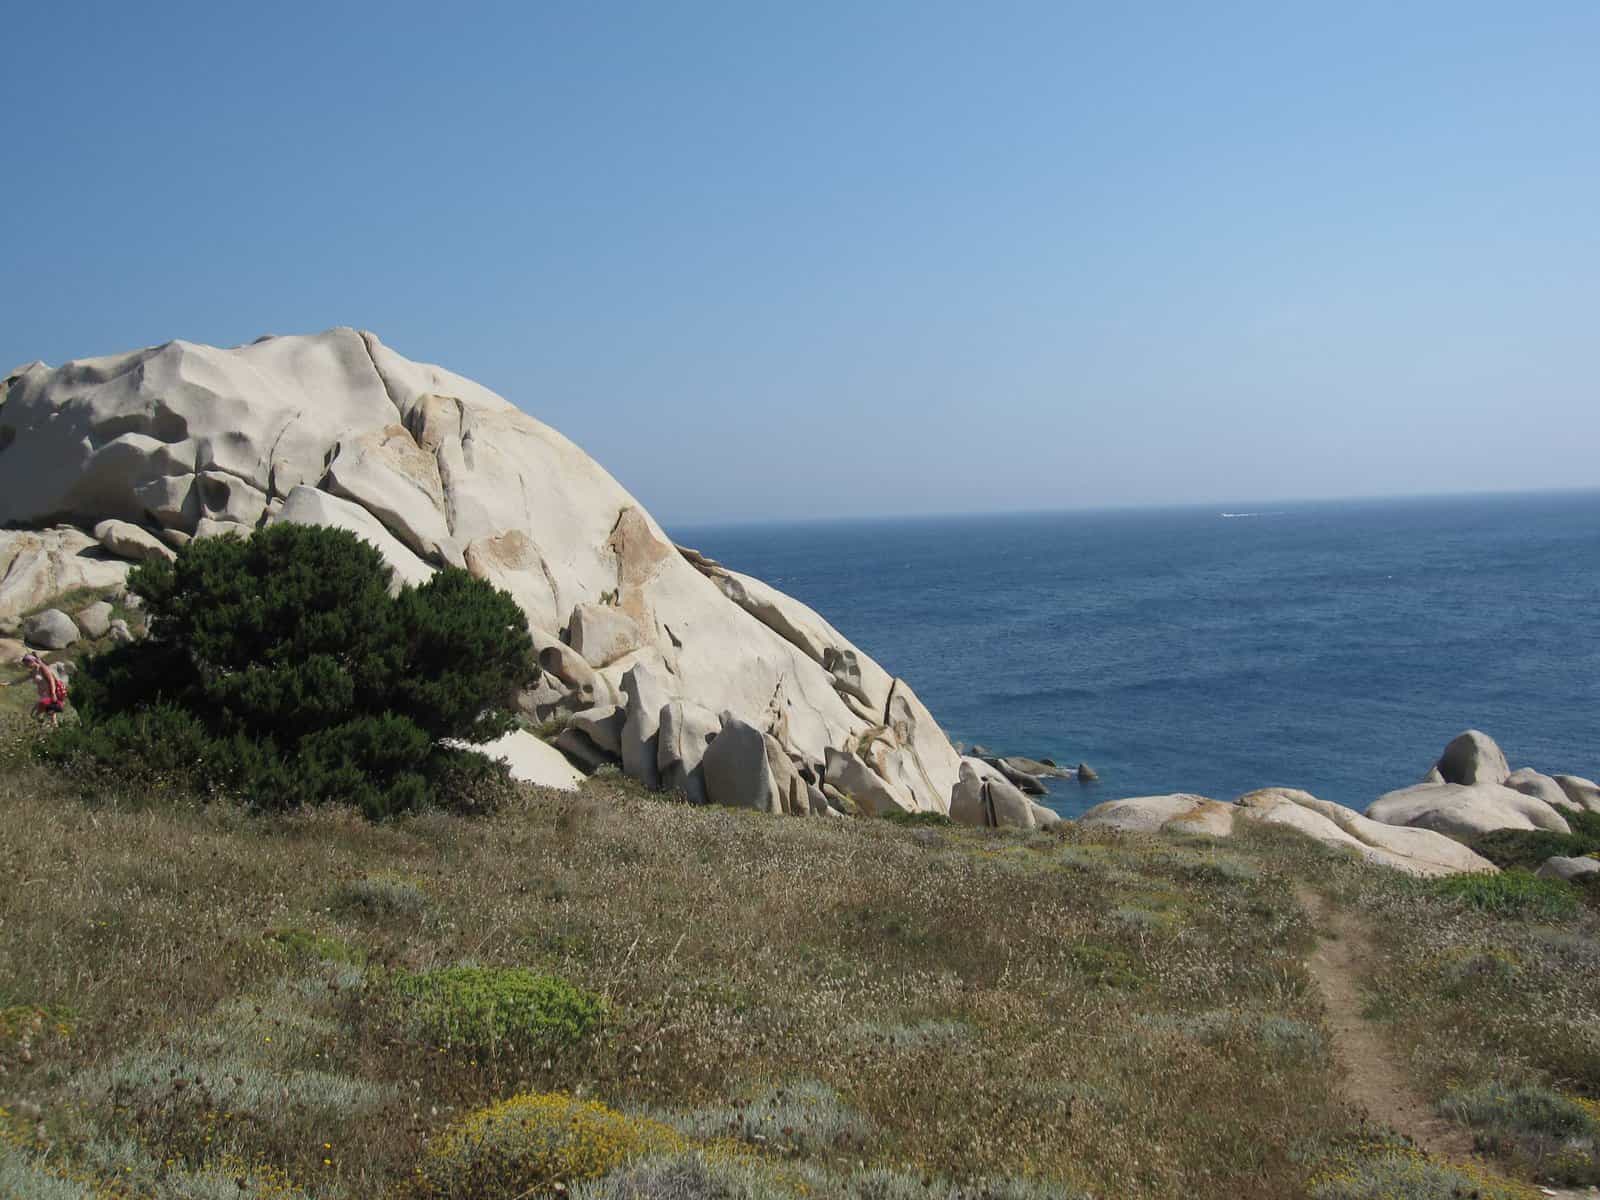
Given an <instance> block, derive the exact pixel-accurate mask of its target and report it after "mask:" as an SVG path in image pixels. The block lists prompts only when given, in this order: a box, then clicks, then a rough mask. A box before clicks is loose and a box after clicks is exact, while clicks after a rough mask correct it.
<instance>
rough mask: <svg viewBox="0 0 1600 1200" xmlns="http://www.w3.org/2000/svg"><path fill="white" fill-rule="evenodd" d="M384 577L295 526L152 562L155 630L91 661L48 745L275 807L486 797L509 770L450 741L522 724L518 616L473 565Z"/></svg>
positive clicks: (338, 543)
mask: <svg viewBox="0 0 1600 1200" xmlns="http://www.w3.org/2000/svg"><path fill="white" fill-rule="evenodd" d="M390 582H391V573H390V570H389V568H388V567H387V566H386V565H385V564H384V562H383V557H382V555H380V554H379V553H378V551H377V550H375V549H373V548H372V547H371V546H369V545H368V544H367V543H365V542H363V541H361V540H360V539H359V538H357V537H356V536H355V535H354V534H351V533H348V532H346V531H344V530H338V529H323V528H312V527H306V526H296V525H276V526H272V527H271V528H268V529H265V530H262V531H260V532H257V533H256V534H254V535H253V536H251V537H249V538H207V539H204V540H201V541H197V542H194V543H192V544H190V545H189V546H187V547H185V548H184V549H183V550H182V551H180V552H179V554H178V556H177V559H176V560H175V561H173V562H165V561H160V562H152V563H147V564H145V565H143V566H141V567H139V568H137V569H136V570H135V571H134V572H133V573H132V575H131V576H130V578H129V584H130V586H131V587H132V588H133V589H134V590H136V591H137V592H139V593H140V594H141V595H142V596H144V598H145V602H146V605H147V608H148V610H149V614H150V636H149V637H148V638H146V639H144V640H142V641H139V642H136V643H133V644H132V645H127V646H120V647H118V648H116V649H114V650H112V651H110V652H109V653H106V654H103V655H100V656H98V657H96V658H94V659H92V660H90V662H89V663H88V665H87V668H86V669H85V670H84V671H83V672H81V673H80V675H79V677H78V679H77V680H76V681H75V683H74V690H73V699H74V702H75V705H76V707H77V709H78V712H79V714H80V716H81V717H82V722H81V724H80V725H79V726H78V727H76V728H70V727H69V728H68V729H65V730H63V731H62V732H61V733H60V734H58V735H57V736H56V737H55V738H54V739H52V740H51V741H50V742H48V743H47V745H46V750H45V753H47V754H49V755H53V756H58V757H59V756H84V757H88V758H90V759H93V760H96V761H100V762H103V763H108V764H115V765H116V766H117V768H118V769H119V770H129V769H145V770H153V771H160V772H164V773H174V774H179V775H182V776H185V777H187V778H188V779H189V781H190V782H191V783H192V784H193V785H194V786H197V787H201V788H206V789H213V788H222V789H228V790H233V791H237V792H239V793H241V794H242V795H244V796H245V797H246V798H247V799H249V800H250V801H251V802H253V803H255V804H258V805H260V806H262V807H266V808H297V807H300V806H302V805H309V804H321V803H325V802H328V801H339V802H342V803H348V804H353V805H355V806H357V807H359V808H360V809H361V810H362V811H363V812H364V813H366V814H367V815H368V816H370V817H373V818H380V817H385V816H388V815H390V814H393V813H398V812H405V811H408V810H411V809H414V808H417V807H419V806H421V805H424V804H426V803H428V802H430V801H434V802H447V801H449V799H450V798H451V795H452V794H454V793H457V792H459V793H462V794H464V796H465V798H466V799H467V802H468V807H469V808H476V809H482V808H487V807H492V805H493V804H494V803H495V802H496V801H497V800H498V799H499V798H500V796H501V795H503V793H504V792H505V790H506V789H507V788H508V786H509V784H508V782H507V778H506V774H505V771H504V768H503V767H501V766H499V764H495V763H491V762H489V761H488V760H487V759H484V758H483V757H482V756H481V755H469V754H467V753H465V752H462V751H459V750H451V749H448V748H446V747H443V746H441V745H440V744H439V743H440V742H441V741H443V740H445V739H456V740H460V741H466V742H483V741H488V740H490V739H492V738H495V737H498V736H499V735H501V734H503V733H505V732H507V731H509V730H510V729H512V728H513V727H514V724H515V716H514V711H513V707H512V701H513V698H514V696H515V693H516V690H517V689H518V688H519V687H520V686H521V685H522V684H523V683H524V682H525V680H526V679H527V677H528V675H529V674H530V672H531V670H532V649H533V647H532V641H531V639H530V638H529V637H528V633H527V630H526V623H525V621H524V618H523V616H522V612H521V610H520V609H518V607H517V605H516V602H515V601H514V600H512V599H511V597H510V596H508V595H507V594H505V593H504V592H500V591H497V590H496V589H495V588H493V587H492V586H490V585H489V584H487V583H485V582H483V581H482V580H477V579H473V578H472V577H471V576H469V575H467V574H466V572H464V571H458V570H453V569H446V570H443V571H440V572H439V573H438V574H437V575H435V576H434V578H433V579H431V580H429V581H428V582H427V583H425V584H423V585H422V586H421V587H416V588H410V587H408V588H404V589H402V590H401V591H400V593H399V595H398V596H391V595H390V591H389V588H390ZM469 759H471V760H473V761H472V763H471V765H470V766H469V765H467V760H469Z"/></svg>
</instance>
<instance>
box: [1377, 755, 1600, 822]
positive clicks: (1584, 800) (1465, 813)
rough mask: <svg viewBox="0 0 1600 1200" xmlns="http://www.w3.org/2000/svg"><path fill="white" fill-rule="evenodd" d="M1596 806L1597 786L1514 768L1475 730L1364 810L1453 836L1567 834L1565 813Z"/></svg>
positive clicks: (1599, 795) (1599, 807)
mask: <svg viewBox="0 0 1600 1200" xmlns="http://www.w3.org/2000/svg"><path fill="white" fill-rule="evenodd" d="M1583 811H1588V812H1600V787H1596V786H1595V785H1594V784H1593V783H1591V782H1589V781H1588V780H1586V779H1581V778H1579V777H1577V776H1573V775H1555V776H1550V775H1545V774H1542V773H1541V772H1539V771H1535V770H1533V769H1532V768H1529V767H1522V768H1519V769H1518V770H1515V771H1513V770H1512V769H1511V768H1510V765H1509V763H1508V762H1507V761H1506V756H1505V754H1504V752H1503V751H1502V750H1501V749H1500V747H1499V745H1498V744H1496V742H1495V740H1494V739H1493V738H1492V737H1490V736H1489V735H1488V734H1486V733H1483V732H1482V731H1480V730H1477V729H1469V730H1467V731H1466V732H1465V733H1462V734H1460V735H1458V736H1457V737H1455V738H1453V739H1451V741H1450V744H1449V745H1447V746H1446V747H1445V749H1444V753H1443V754H1441V755H1440V756H1439V759H1438V761H1437V762H1436V763H1435V764H1434V766H1433V769H1432V770H1431V771H1430V772H1429V773H1428V776H1427V777H1426V778H1425V779H1424V780H1423V782H1421V783H1418V784H1413V785H1411V786H1409V787H1403V788H1399V789H1397V790H1395V791H1392V792H1388V793H1386V794H1384V795H1382V796H1380V797H1378V799H1377V800H1375V801H1373V802H1372V804H1371V805H1369V806H1368V807H1367V816H1369V817H1371V818H1372V819H1373V820H1375V821H1382V822H1384V823H1386V824H1390V825H1408V826H1416V827H1419V828H1422V829H1432V830H1434V831H1436V832H1438V833H1443V834H1448V835H1449V836H1451V837H1457V838H1472V837H1476V836H1477V835H1479V834H1482V833H1489V832H1491V831H1493V830H1496V829H1545V830H1549V831H1551V832H1553V833H1570V832H1571V826H1570V824H1569V823H1568V821H1567V819H1566V817H1565V816H1564V815H1563V813H1570V812H1583Z"/></svg>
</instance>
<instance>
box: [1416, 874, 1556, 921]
mask: <svg viewBox="0 0 1600 1200" xmlns="http://www.w3.org/2000/svg"><path fill="white" fill-rule="evenodd" d="M1429 888H1430V889H1431V890H1432V892H1433V894H1434V895H1436V896H1443V897H1446V898H1447V899H1451V900H1455V901H1458V902H1460V903H1462V904H1465V905H1468V906H1469V907H1471V908H1476V909H1480V910H1482V911H1483V912H1488V913H1494V914H1496V915H1497V916H1503V917H1534V918H1542V919H1546V920H1559V919H1562V918H1565V917H1570V916H1572V915H1573V914H1574V913H1575V912H1577V910H1578V901H1577V895H1576V893H1575V892H1574V891H1573V889H1572V886H1571V885H1570V884H1567V883H1564V882H1563V881H1561V880H1559V879H1540V878H1539V877H1538V876H1536V875H1534V874H1532V873H1531V872H1529V871H1526V870H1524V869H1522V868H1520V867H1513V868H1512V869H1510V870H1508V871H1502V872H1500V873H1499V874H1496V875H1490V874H1487V873H1479V874H1472V875H1449V876H1446V877H1445V878H1443V879H1438V880H1434V881H1433V882H1432V883H1431V884H1430V885H1429Z"/></svg>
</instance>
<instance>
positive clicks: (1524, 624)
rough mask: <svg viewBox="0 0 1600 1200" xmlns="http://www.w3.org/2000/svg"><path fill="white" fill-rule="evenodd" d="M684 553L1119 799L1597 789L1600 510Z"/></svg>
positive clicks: (1529, 502) (1297, 509) (800, 530)
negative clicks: (775, 599)
mask: <svg viewBox="0 0 1600 1200" xmlns="http://www.w3.org/2000/svg"><path fill="white" fill-rule="evenodd" d="M1222 511H1223V510H1220V509H1219V508H1216V507H1211V508H1205V509H1201V508H1188V509H1166V510H1129V511H1118V512H1109V511H1107V512H1065V513H1047V514H1036V515H1008V516H983V517H958V518H937V519H934V518H926V519H915V520H871V521H836V522H826V523H821V522H818V523H803V524H769V525H743V526H719V527H705V526H702V527H694V528H677V529H673V530H672V531H671V532H672V533H673V535H674V536H675V537H677V538H678V540H679V541H680V542H683V543H684V544H686V545H692V546H695V547H697V548H698V549H700V550H702V551H704V552H705V553H707V554H709V555H711V556H712V557H714V558H717V559H719V560H721V561H722V562H724V563H726V564H727V565H728V566H729V567H732V568H733V569H735V570H738V571H743V572H745V573H747V574H751V575H755V576H757V577H759V578H762V579H765V580H766V581H767V582H769V583H771V584H773V585H775V586H777V587H779V588H782V589H783V590H784V591H786V592H788V593H790V594H791V595H794V596H796V597H798V598H799V599H801V600H803V601H805V602H806V603H807V604H809V605H811V606H812V607H813V608H815V609H817V611H819V612H820V613H822V615H823V616H825V617H826V618H827V619H828V620H829V621H830V622H831V623H832V624H833V625H834V626H835V627H837V628H838V629H839V630H840V631H841V632H842V633H843V634H844V635H845V636H846V637H848V638H850V639H851V640H852V641H854V642H855V643H856V644H857V645H859V646H860V647H862V648H863V649H865V650H866V651H867V652H868V653H870V654H871V655H873V656H874V657H875V658H877V659H878V661H879V662H881V663H883V665H884V666H885V667H886V668H888V669H889V670H890V671H891V672H893V673H895V674H897V675H901V676H903V677H904V678H906V679H907V680H909V681H910V682H911V684H912V686H913V687H914V688H915V689H916V691H917V693H918V695H920V696H921V697H922V699H923V701H924V702H925V703H926V704H927V705H928V707H929V708H930V709H931V710H932V711H933V713H934V715H935V716H936V717H937V718H938V719H939V722H940V724H941V725H943V726H944V729H945V731H946V732H947V733H948V734H949V735H950V736H951V737H952V738H953V739H955V740H957V741H961V742H966V743H969V744H970V743H974V742H978V743H982V744H983V745H985V746H987V747H989V748H991V749H993V750H995V751H997V752H1000V753H1008V754H1026V755H1031V756H1033V757H1050V758H1054V759H1056V760H1057V761H1059V762H1063V763H1076V762H1078V761H1079V760H1080V759H1082V760H1085V761H1087V762H1089V763H1090V764H1092V765H1093V766H1094V767H1095V768H1096V769H1097V770H1098V771H1099V772H1100V775H1101V781H1100V782H1099V783H1098V784H1093V785H1089V786H1080V785H1078V784H1076V783H1065V784H1061V783H1058V784H1056V785H1055V787H1054V789H1053V791H1052V795H1051V798H1050V802H1051V803H1052V805H1053V806H1054V807H1056V808H1057V809H1059V810H1060V811H1061V812H1063V813H1066V814H1068V815H1072V814H1075V813H1077V812H1081V811H1082V810H1083V809H1084V808H1086V807H1088V806H1089V805H1091V804H1095V803H1099V802H1100V801H1102V800H1107V799H1112V798H1115V797H1119V796H1135V795H1142V794H1148V793H1156V792H1171V791H1193V792H1200V793H1203V794H1205V795H1210V796H1215V797H1218V798H1224V799H1226V798H1231V797H1233V796H1236V795H1238V794H1239V793H1241V792H1244V791H1247V790H1249V789H1251V788H1255V787H1264V786H1268V785H1287V786H1293V787H1303V788H1305V789H1307V790H1309V791H1311V792H1314V793H1316V794H1317V795H1318V796H1321V797H1323V798H1325V799H1329V800H1337V801H1339V802H1340V803H1343V804H1349V805H1352V806H1355V807H1357V808H1364V807H1365V806H1366V805H1367V804H1368V803H1370V802H1371V801H1372V800H1373V799H1375V798H1376V797H1377V796H1378V795H1380V794H1381V793H1383V792H1384V791H1387V790H1389V789H1391V788H1394V787H1399V786H1402V785H1405V784H1409V783H1413V782H1415V781H1416V780H1417V779H1419V778H1420V777H1421V775H1422V774H1423V773H1424V772H1425V771H1426V770H1427V769H1428V767H1429V766H1430V765H1431V764H1432V762H1433V760H1434V759H1435V758H1436V757H1437V756H1438V753H1439V751H1440V749H1441V748H1442V747H1443V746H1444V744H1445V742H1446V741H1447V740H1449V738H1451V737H1452V736H1454V735H1455V734H1456V733H1458V732H1460V731H1461V730H1463V729H1466V728H1469V727H1476V728H1480V729H1484V730H1487V731H1488V732H1489V733H1491V734H1492V735H1493V736H1494V737H1495V738H1496V739H1497V740H1498V741H1499V742H1500V744H1501V746H1502V747H1503V748H1504V749H1505V751H1506V754H1507V757H1508V758H1510V759H1511V762H1512V765H1513V766H1524V765H1525V766H1534V767H1538V768H1539V769H1541V770H1544V771H1551V772H1554V771H1566V772H1570V773H1574V774H1579V775H1588V776H1590V777H1594V776H1596V775H1600V623H1597V622H1600V492H1583V493H1566V494H1549V495H1539V496H1512V497H1506V496H1495V497H1472V498H1449V499H1422V500H1401V501H1395V500H1387V501H1343V502H1330V503H1317V504H1294V505H1283V504H1279V505H1273V506H1270V507H1258V508H1255V509H1252V508H1249V507H1247V506H1233V507H1230V508H1228V509H1226V511H1229V512H1255V513H1257V514H1259V515H1252V516H1223V515H1221V512H1222Z"/></svg>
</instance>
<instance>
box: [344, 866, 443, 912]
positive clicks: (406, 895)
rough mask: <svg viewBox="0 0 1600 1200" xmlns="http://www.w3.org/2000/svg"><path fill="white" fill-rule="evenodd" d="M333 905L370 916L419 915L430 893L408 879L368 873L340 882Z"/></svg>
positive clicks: (425, 907)
mask: <svg viewBox="0 0 1600 1200" xmlns="http://www.w3.org/2000/svg"><path fill="white" fill-rule="evenodd" d="M333 907H334V908H335V909H336V910H338V911H339V912H343V913H354V914H359V915H361V916H367V917H418V916H421V915H422V913H423V912H425V911H426V910H427V907H428V895H427V893H426V892H424V891H423V890H422V889H421V888H420V887H418V886H417V885H416V884H414V883H412V882H411V881H410V880H409V879H401V878H399V877H398V876H394V875H368V876H366V877H364V878H362V879H352V880H351V881H350V882H349V883H345V884H341V885H340V886H339V888H338V890H337V891H335V892H334V894H333Z"/></svg>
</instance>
